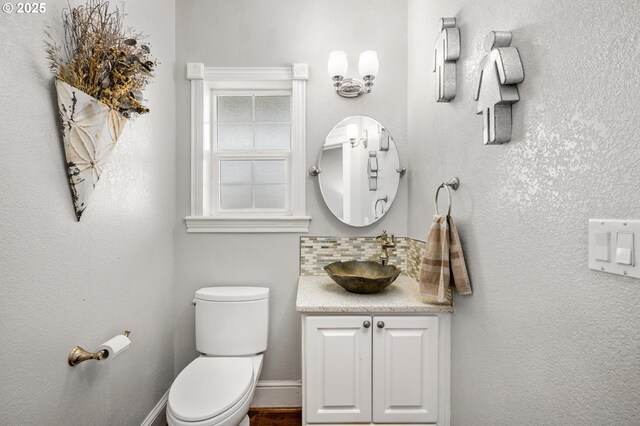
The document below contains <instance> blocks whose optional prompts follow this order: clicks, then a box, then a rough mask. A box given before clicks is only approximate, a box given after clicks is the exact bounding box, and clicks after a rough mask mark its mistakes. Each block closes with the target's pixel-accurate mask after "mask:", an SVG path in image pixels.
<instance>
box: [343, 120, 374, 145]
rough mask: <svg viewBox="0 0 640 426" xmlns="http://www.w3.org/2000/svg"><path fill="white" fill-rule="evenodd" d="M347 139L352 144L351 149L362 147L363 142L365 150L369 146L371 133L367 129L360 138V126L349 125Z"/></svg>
mask: <svg viewBox="0 0 640 426" xmlns="http://www.w3.org/2000/svg"><path fill="white" fill-rule="evenodd" d="M347 138H348V139H349V142H350V143H351V148H355V147H356V146H358V145H360V142H362V146H364V147H365V148H366V147H367V145H368V144H369V132H368V131H367V129H364V130H363V131H362V135H361V136H360V137H358V125H357V124H347Z"/></svg>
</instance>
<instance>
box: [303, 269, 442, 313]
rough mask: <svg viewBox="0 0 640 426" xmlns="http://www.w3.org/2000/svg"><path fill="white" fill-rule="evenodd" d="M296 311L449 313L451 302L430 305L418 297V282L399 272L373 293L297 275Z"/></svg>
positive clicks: (327, 279) (327, 280)
mask: <svg viewBox="0 0 640 426" xmlns="http://www.w3.org/2000/svg"><path fill="white" fill-rule="evenodd" d="M296 310H297V311H298V312H316V313H341V312H388V313H392V312H401V313H402V312H414V313H442V312H453V306H451V305H430V304H427V303H423V302H422V301H421V298H420V292H419V285H418V283H417V282H416V281H415V280H414V279H413V278H411V277H408V276H406V275H400V276H399V277H398V279H397V280H395V281H394V283H393V284H391V285H390V286H389V287H387V288H386V289H384V290H382V291H381V292H380V293H375V294H355V293H349V292H348V291H346V290H345V289H343V288H342V287H340V286H339V285H338V284H336V283H335V282H333V281H332V280H331V278H329V277H328V276H326V275H325V276H306V275H301V276H300V278H298V297H297V299H296Z"/></svg>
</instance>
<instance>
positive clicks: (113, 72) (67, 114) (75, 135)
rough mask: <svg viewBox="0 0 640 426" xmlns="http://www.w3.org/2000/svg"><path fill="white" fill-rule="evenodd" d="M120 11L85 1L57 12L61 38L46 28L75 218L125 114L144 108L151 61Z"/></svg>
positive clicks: (100, 0)
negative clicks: (57, 38)
mask: <svg viewBox="0 0 640 426" xmlns="http://www.w3.org/2000/svg"><path fill="white" fill-rule="evenodd" d="M124 17H125V14H124V11H123V10H122V9H119V8H118V7H110V4H109V2H108V1H105V0H89V1H88V2H87V3H86V4H84V5H80V6H77V7H73V8H72V7H69V8H67V9H65V10H63V12H62V26H63V30H64V40H63V41H62V43H58V42H57V41H56V40H55V38H54V36H53V31H52V30H51V29H50V28H49V29H48V30H47V31H46V36H47V40H46V52H47V56H48V59H49V64H50V69H51V71H52V72H53V74H54V76H55V83H56V89H57V93H58V106H59V108H60V118H61V120H62V136H63V140H64V149H65V156H66V161H67V173H68V177H69V184H70V186H71V195H72V199H73V205H74V208H75V213H76V217H77V219H78V221H79V220H80V217H81V216H82V213H83V212H84V210H85V209H86V207H87V201H88V199H89V197H90V196H91V194H92V193H93V190H94V189H95V186H96V183H97V182H98V179H100V175H101V174H102V170H103V167H104V165H105V164H106V161H107V159H108V157H109V155H110V154H111V152H112V151H113V149H114V148H115V146H116V144H117V143H118V139H119V138H120V135H121V134H122V131H123V130H124V127H125V125H126V123H127V121H128V119H129V118H131V117H133V116H135V115H137V114H146V113H148V112H149V108H147V107H146V106H145V105H144V104H143V102H144V99H143V96H142V91H143V90H144V89H145V87H146V86H147V85H148V84H149V82H150V81H151V79H152V77H153V70H154V68H155V66H156V64H157V63H156V60H155V59H154V57H153V56H152V55H151V49H150V47H149V44H147V43H145V42H144V41H143V40H144V39H145V36H144V35H143V34H142V33H136V32H134V31H133V30H132V29H130V28H127V27H125V26H124Z"/></svg>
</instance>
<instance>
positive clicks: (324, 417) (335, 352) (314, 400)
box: [304, 316, 373, 423]
mask: <svg viewBox="0 0 640 426" xmlns="http://www.w3.org/2000/svg"><path fill="white" fill-rule="evenodd" d="M365 321H368V324H367V325H365ZM372 328H373V327H372V326H371V317H369V316H335V317H330V316H327V317H323V316H309V317H307V318H306V321H305V342H304V345H305V347H304V350H305V368H304V370H305V375H304V380H305V381H306V382H305V389H306V396H305V411H306V421H307V422H308V423H358V422H366V423H369V422H370V421H371V334H372V331H371V330H372Z"/></svg>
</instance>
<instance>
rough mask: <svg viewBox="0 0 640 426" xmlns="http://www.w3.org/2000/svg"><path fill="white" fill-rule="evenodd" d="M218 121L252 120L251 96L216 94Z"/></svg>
mask: <svg viewBox="0 0 640 426" xmlns="http://www.w3.org/2000/svg"><path fill="white" fill-rule="evenodd" d="M218 121H253V102H252V100H251V96H218Z"/></svg>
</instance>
